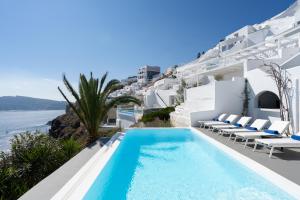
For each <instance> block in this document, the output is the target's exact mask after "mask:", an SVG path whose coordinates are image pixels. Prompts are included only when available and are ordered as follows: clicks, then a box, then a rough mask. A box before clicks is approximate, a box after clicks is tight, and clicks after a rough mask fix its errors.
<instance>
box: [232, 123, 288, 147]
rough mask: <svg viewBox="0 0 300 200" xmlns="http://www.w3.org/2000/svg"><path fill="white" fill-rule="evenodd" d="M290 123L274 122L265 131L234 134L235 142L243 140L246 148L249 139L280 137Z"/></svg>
mask: <svg viewBox="0 0 300 200" xmlns="http://www.w3.org/2000/svg"><path fill="white" fill-rule="evenodd" d="M289 124H290V122H288V121H275V122H273V123H272V125H271V126H270V127H269V128H268V129H267V130H265V131H259V132H236V133H235V140H234V141H236V140H237V138H242V139H243V140H245V146H244V148H246V146H247V144H248V141H249V140H250V139H256V138H262V137H272V138H274V137H282V134H283V133H284V132H285V131H286V130H287V128H288V126H289Z"/></svg>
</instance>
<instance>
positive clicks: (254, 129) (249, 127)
mask: <svg viewBox="0 0 300 200" xmlns="http://www.w3.org/2000/svg"><path fill="white" fill-rule="evenodd" d="M245 128H246V129H248V130H252V131H257V128H255V127H251V126H246V127H245Z"/></svg>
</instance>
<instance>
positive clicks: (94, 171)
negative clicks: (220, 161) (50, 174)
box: [51, 127, 300, 200]
mask: <svg viewBox="0 0 300 200" xmlns="http://www.w3.org/2000/svg"><path fill="white" fill-rule="evenodd" d="M131 129H189V130H191V131H192V132H194V133H195V134H197V135H199V136H200V137H202V138H204V139H205V140H207V141H208V142H210V143H211V144H212V145H214V146H216V147H217V148H219V149H220V150H222V151H223V152H225V153H226V154H228V156H230V157H232V158H233V159H235V160H237V161H239V162H240V163H241V164H242V165H244V166H246V167H247V168H249V169H250V170H252V171H254V172H256V173H257V174H258V175H260V176H262V177H263V178H265V179H266V180H268V181H269V182H271V183H272V184H274V185H276V186H277V187H279V188H280V189H282V190H283V191H285V192H287V193H288V194H289V195H291V196H292V197H294V198H296V199H300V194H299V192H297V191H300V186H299V185H298V184H296V183H294V182H292V181H290V180H288V179H287V178H285V177H283V176H281V175H279V174H278V173H276V172H274V171H272V170H271V169H269V168H267V167H265V166H263V165H262V164H260V163H258V162H256V161H255V160H253V159H251V158H249V157H247V156H245V155H243V154H241V153H239V152H238V151H236V150H234V149H231V148H230V147H227V146H226V145H224V144H222V143H220V142H218V141H217V140H215V139H213V138H211V137H209V136H207V135H205V134H204V133H202V132H201V131H200V130H197V129H196V128H194V127H162V128H159V127H145V128H127V129H125V131H126V130H131ZM124 135H125V133H121V132H118V133H116V134H115V135H114V136H113V137H112V138H111V139H110V140H109V141H108V142H107V143H106V144H105V145H104V146H103V147H102V148H101V149H100V150H99V151H98V152H97V153H95V154H94V155H93V156H92V157H91V158H90V159H89V160H88V162H87V163H86V164H85V165H83V166H82V168H81V169H80V170H79V171H78V172H77V173H76V174H75V175H74V176H73V177H72V178H71V179H70V180H69V181H68V182H67V183H66V184H65V185H64V186H63V187H62V188H61V189H60V190H59V191H58V192H57V193H56V194H55V195H54V196H53V197H52V198H51V200H62V199H64V200H68V199H83V197H84V195H85V194H86V193H87V191H88V190H89V188H90V187H91V186H92V184H93V183H94V181H95V180H96V178H97V176H98V174H99V173H100V172H101V171H102V169H103V168H104V167H105V165H106V163H107V162H108V161H109V159H110V158H111V156H112V155H113V153H114V152H115V150H116V149H117V147H118V146H119V144H120V142H121V140H122V138H123V137H124ZM99 158H100V159H99ZM78 188H80V189H78Z"/></svg>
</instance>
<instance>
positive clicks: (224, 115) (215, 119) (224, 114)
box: [198, 113, 227, 127]
mask: <svg viewBox="0 0 300 200" xmlns="http://www.w3.org/2000/svg"><path fill="white" fill-rule="evenodd" d="M226 116H227V114H226V113H222V114H221V115H219V117H217V118H214V119H212V120H210V121H209V120H208V121H198V122H199V124H200V127H203V126H204V123H213V122H223V121H224V120H225V119H226Z"/></svg>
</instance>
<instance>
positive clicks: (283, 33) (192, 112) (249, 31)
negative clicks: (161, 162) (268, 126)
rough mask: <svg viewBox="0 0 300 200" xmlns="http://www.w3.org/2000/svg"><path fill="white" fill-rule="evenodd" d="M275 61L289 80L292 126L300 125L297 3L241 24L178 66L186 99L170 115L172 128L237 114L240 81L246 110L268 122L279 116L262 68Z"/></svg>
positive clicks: (275, 97)
mask: <svg viewBox="0 0 300 200" xmlns="http://www.w3.org/2000/svg"><path fill="white" fill-rule="evenodd" d="M270 62H273V63H276V64H278V65H280V66H281V67H282V68H285V69H287V71H288V72H289V73H290V77H291V79H292V84H291V86H290V87H291V90H293V95H292V97H291V104H292V108H293V109H292V116H293V127H294V128H295V129H294V130H296V131H297V130H298V129H299V83H298V80H299V78H300V3H299V1H297V2H295V3H294V4H293V5H292V6H291V7H289V8H288V9H287V10H285V11H284V12H282V13H280V14H278V15H277V16H275V17H273V18H271V19H269V20H267V21H264V22H262V23H260V24H255V25H252V26H250V25H249V26H245V27H243V28H241V29H239V30H237V31H235V32H233V33H232V34H230V35H228V36H226V37H225V39H224V40H223V41H221V42H219V43H218V44H217V45H216V46H215V47H214V48H212V49H209V50H208V51H207V52H206V53H205V54H204V55H202V56H201V57H200V58H199V59H197V60H194V61H192V62H190V63H188V64H185V65H183V66H180V67H178V68H177V77H178V79H179V80H181V79H183V80H185V81H186V83H187V85H188V87H189V89H186V91H185V102H184V103H182V104H181V105H179V106H177V107H176V111H175V112H173V113H171V121H172V123H173V124H174V125H176V126H190V125H197V121H198V120H207V119H211V118H213V117H215V116H217V115H218V114H220V113H222V112H226V113H236V114H241V113H242V110H243V100H242V99H243V90H244V84H245V79H247V80H248V88H249V97H250V100H249V114H248V115H250V116H252V117H254V118H265V119H270V120H271V121H272V120H274V119H278V118H279V108H278V105H279V104H278V91H277V88H276V84H275V82H274V80H272V78H271V77H270V75H269V74H268V73H267V72H266V69H265V68H263V67H262V66H263V65H264V63H270Z"/></svg>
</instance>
